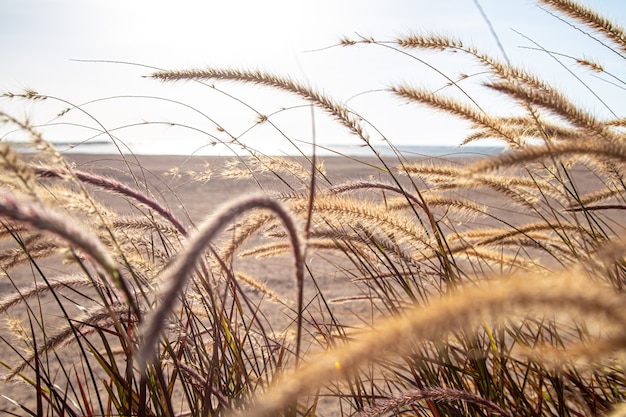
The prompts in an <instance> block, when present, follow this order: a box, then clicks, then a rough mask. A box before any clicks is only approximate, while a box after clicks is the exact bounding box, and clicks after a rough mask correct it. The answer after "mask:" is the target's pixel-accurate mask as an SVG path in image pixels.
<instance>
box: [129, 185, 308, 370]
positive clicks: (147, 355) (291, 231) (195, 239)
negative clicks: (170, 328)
mask: <svg viewBox="0 0 626 417" xmlns="http://www.w3.org/2000/svg"><path fill="white" fill-rule="evenodd" d="M255 208H263V209H267V210H271V211H272V213H274V214H275V215H276V216H278V217H279V219H280V220H281V222H282V223H283V226H284V227H285V229H286V230H287V233H288V235H289V240H290V243H291V245H292V248H293V256H294V270H295V281H296V288H297V308H298V312H297V313H298V321H301V320H302V308H303V306H302V286H303V281H304V265H303V259H302V256H303V253H302V250H303V243H302V241H301V239H302V238H301V237H300V233H299V231H298V229H297V227H296V224H295V222H294V220H293V218H292V217H291V215H290V214H289V212H288V211H287V210H286V209H285V208H284V207H283V205H282V203H280V202H278V201H276V200H274V199H271V198H268V197H265V196H252V197H245V198H243V199H241V200H236V201H234V202H232V203H230V204H227V205H226V206H224V207H223V208H221V210H219V211H217V212H216V213H215V214H214V215H213V217H211V218H210V219H208V220H207V221H206V222H205V223H203V224H202V225H201V226H200V227H199V228H198V230H197V231H196V233H195V234H194V235H193V236H192V237H191V238H190V241H189V243H188V245H187V247H186V249H185V250H184V251H183V253H181V254H180V255H178V257H177V259H176V260H175V261H174V265H172V266H170V267H169V268H168V269H167V270H166V271H165V273H164V275H163V277H162V281H163V282H164V284H165V285H166V287H165V289H164V290H163V291H162V293H161V296H160V297H159V305H158V306H157V308H156V310H155V311H154V312H153V313H152V314H151V317H150V319H149V321H148V324H146V326H145V328H144V330H143V332H142V338H141V341H142V345H141V349H140V350H139V352H138V354H137V361H138V363H139V367H140V369H145V367H146V365H147V364H148V362H149V361H151V360H152V359H153V354H154V352H155V349H156V345H157V342H158V340H159V338H160V335H161V331H162V328H163V324H164V323H165V322H166V320H167V316H168V315H169V314H170V313H171V311H172V309H173V308H174V305H175V303H176V300H177V298H178V297H179V295H181V291H182V289H183V287H184V286H185V283H186V282H187V281H188V280H189V278H190V275H191V273H192V271H193V270H194V268H195V266H196V265H197V264H198V262H199V260H200V257H201V255H202V253H203V252H204V250H205V249H206V248H207V246H208V245H209V243H210V242H211V241H212V240H213V239H214V238H215V236H216V235H217V234H218V233H219V232H220V231H222V230H223V229H224V228H225V227H226V226H227V225H228V223H229V222H230V221H232V220H233V219H234V218H236V217H237V216H239V215H241V214H243V213H245V212H247V211H248V210H252V209H255ZM301 328H302V326H301V325H299V326H298V337H297V347H296V357H298V356H299V350H300V339H301V335H300V331H301Z"/></svg>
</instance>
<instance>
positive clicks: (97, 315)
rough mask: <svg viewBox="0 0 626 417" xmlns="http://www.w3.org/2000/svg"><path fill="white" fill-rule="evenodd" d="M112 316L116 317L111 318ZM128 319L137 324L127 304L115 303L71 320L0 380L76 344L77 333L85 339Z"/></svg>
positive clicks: (8, 377) (10, 377)
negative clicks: (58, 350) (61, 348)
mask: <svg viewBox="0 0 626 417" xmlns="http://www.w3.org/2000/svg"><path fill="white" fill-rule="evenodd" d="M112 314H114V315H116V316H117V317H115V318H113V317H111V315H112ZM129 319H130V322H131V323H136V322H137V318H136V317H135V316H134V315H132V314H131V313H130V312H129V305H128V304H127V303H119V304H117V303H116V304H110V305H107V306H104V307H96V308H94V309H92V310H91V311H89V312H87V313H85V314H84V315H82V316H81V317H78V318H76V319H73V320H72V323H71V324H68V325H66V326H65V327H64V328H62V329H61V330H59V331H58V332H57V333H55V334H54V335H52V336H50V337H48V338H47V339H46V340H45V344H44V345H43V346H42V347H40V348H39V349H38V351H37V352H36V353H33V354H32V355H31V356H29V357H27V358H26V359H25V360H24V361H23V362H20V364H19V365H17V366H14V367H13V368H12V369H11V372H9V373H8V374H7V375H4V376H2V380H4V381H10V380H12V379H13V378H15V377H16V376H18V375H19V374H20V373H21V372H22V371H24V369H26V368H27V367H28V366H34V365H33V364H34V362H35V360H37V358H40V359H39V360H41V358H43V357H44V356H45V354H46V352H50V351H52V350H54V349H57V348H60V347H63V346H66V345H67V344H69V343H73V342H76V341H77V339H76V335H77V333H78V334H80V336H81V337H85V336H87V335H89V334H90V333H93V332H95V331H97V330H98V329H109V328H111V327H113V325H114V324H115V323H116V322H120V321H121V322H124V323H128V321H129ZM128 324H130V323H128Z"/></svg>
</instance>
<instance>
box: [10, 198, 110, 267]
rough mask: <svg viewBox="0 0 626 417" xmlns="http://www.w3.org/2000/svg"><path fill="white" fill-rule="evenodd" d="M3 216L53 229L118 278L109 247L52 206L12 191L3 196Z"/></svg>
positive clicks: (36, 226)
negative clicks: (20, 196)
mask: <svg viewBox="0 0 626 417" xmlns="http://www.w3.org/2000/svg"><path fill="white" fill-rule="evenodd" d="M0 216H2V217H5V218H9V219H12V220H15V221H19V222H23V223H25V224H28V225H31V226H33V227H34V228H35V229H37V230H41V231H47V232H51V233H53V234H55V235H57V236H59V237H61V238H63V239H64V240H66V241H68V242H70V243H72V244H73V245H75V246H76V247H77V248H80V249H81V250H82V251H83V252H85V253H87V254H88V255H89V256H91V257H92V258H93V259H94V260H95V261H96V262H97V263H98V264H100V266H101V267H102V268H104V270H105V271H107V273H109V274H110V275H111V277H118V279H119V275H118V272H117V265H116V263H115V261H114V260H113V258H112V257H111V256H110V255H109V253H108V251H107V249H106V248H105V247H104V245H103V244H102V243H101V242H100V241H99V240H98V238H97V237H96V236H94V235H93V234H91V233H89V232H88V231H87V230H88V229H87V228H85V227H78V226H79V225H77V224H76V220H75V219H70V218H67V217H66V216H63V215H61V214H59V213H57V212H56V211H54V210H52V209H50V208H49V207H42V206H40V205H38V204H35V203H34V202H32V201H30V200H26V199H18V198H16V197H15V196H13V195H12V194H5V195H3V196H1V197H0Z"/></svg>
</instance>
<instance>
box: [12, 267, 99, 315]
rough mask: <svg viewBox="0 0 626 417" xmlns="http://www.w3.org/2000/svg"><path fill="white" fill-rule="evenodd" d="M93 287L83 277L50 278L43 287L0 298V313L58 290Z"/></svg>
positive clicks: (18, 291) (90, 282) (91, 281)
mask: <svg viewBox="0 0 626 417" xmlns="http://www.w3.org/2000/svg"><path fill="white" fill-rule="evenodd" d="M93 285H94V281H93V280H92V279H91V278H89V277H85V276H84V275H70V276H66V277H61V278H51V279H49V280H48V282H47V283H46V284H45V285H34V286H32V287H29V288H21V289H19V290H17V291H16V292H15V294H13V295H8V296H5V297H4V298H2V299H1V300H0V313H4V312H5V311H7V310H8V309H10V308H12V307H14V306H16V305H17V304H20V303H23V302H26V301H27V300H29V299H31V298H33V297H36V296H39V295H42V294H47V293H50V292H53V291H55V290H58V289H62V288H72V289H75V288H82V287H93ZM96 285H97V283H96Z"/></svg>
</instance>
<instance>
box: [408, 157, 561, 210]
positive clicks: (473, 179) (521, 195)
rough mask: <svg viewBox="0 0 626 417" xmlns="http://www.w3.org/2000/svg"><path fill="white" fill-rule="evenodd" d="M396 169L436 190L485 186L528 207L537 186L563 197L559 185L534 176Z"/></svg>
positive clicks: (534, 198) (533, 204) (546, 194)
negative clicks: (432, 186) (435, 187)
mask: <svg viewBox="0 0 626 417" xmlns="http://www.w3.org/2000/svg"><path fill="white" fill-rule="evenodd" d="M399 172H400V173H401V174H410V175H414V176H417V177H418V178H420V179H422V180H423V181H424V182H426V183H427V184H431V185H436V186H437V190H438V191H443V190H455V189H460V190H461V191H464V190H467V189H479V188H485V189H488V190H492V191H495V192H497V193H499V194H502V195H504V196H506V197H509V198H510V199H511V200H512V201H513V202H515V203H517V204H520V205H522V206H525V207H529V208H533V207H536V203H537V198H538V196H537V190H538V189H541V192H542V194H543V196H544V197H551V198H553V199H555V200H557V201H560V200H562V199H564V198H565V193H564V192H563V190H562V188H561V187H558V186H556V185H555V184H553V183H552V182H550V181H549V180H547V179H542V178H536V177H535V178H527V177H520V176H513V175H490V174H486V173H483V172H470V170H469V169H468V168H467V167H452V166H449V165H431V164H405V166H403V167H401V168H400V170H399Z"/></svg>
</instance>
